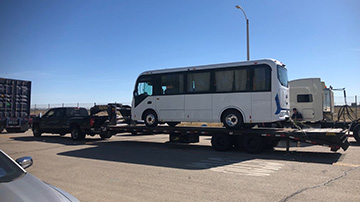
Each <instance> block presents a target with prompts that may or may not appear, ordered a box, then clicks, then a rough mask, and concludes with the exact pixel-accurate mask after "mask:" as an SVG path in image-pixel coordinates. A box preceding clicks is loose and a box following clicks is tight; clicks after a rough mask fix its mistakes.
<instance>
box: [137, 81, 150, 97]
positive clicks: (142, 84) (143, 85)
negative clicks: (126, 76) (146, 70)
mask: <svg viewBox="0 0 360 202" xmlns="http://www.w3.org/2000/svg"><path fill="white" fill-rule="evenodd" d="M152 94H153V82H152V79H151V78H150V77H144V78H141V79H140V80H139V82H138V84H137V92H136V95H137V96H141V95H152Z"/></svg>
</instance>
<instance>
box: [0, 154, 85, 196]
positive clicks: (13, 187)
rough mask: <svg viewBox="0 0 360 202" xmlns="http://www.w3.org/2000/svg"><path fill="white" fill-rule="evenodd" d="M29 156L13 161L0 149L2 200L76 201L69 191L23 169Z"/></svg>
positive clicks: (0, 194)
mask: <svg viewBox="0 0 360 202" xmlns="http://www.w3.org/2000/svg"><path fill="white" fill-rule="evenodd" d="M32 163H33V160H32V158H31V157H22V158H18V159H16V161H14V160H13V159H12V158H11V157H9V156H8V155H7V154H5V153H4V152H3V151H2V150H0V199H1V201H2V202H15V201H16V202H23V201H29V202H35V201H36V202H39V201H42V202H50V201H51V202H69V201H70V202H78V201H79V200H78V199H76V198H75V197H74V196H72V195H70V194H69V193H67V192H65V191H63V190H61V189H59V188H57V187H54V186H52V185H50V184H47V183H45V182H43V181H41V180H39V179H37V178H36V177H34V176H32V175H31V174H30V173H28V172H26V171H25V170H24V169H25V168H27V167H29V166H31V165H32Z"/></svg>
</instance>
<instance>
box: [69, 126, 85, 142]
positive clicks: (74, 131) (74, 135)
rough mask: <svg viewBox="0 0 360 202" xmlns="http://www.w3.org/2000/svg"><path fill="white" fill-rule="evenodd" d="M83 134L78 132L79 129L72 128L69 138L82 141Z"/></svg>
mask: <svg viewBox="0 0 360 202" xmlns="http://www.w3.org/2000/svg"><path fill="white" fill-rule="evenodd" d="M85 135H86V134H85V133H84V132H83V131H81V130H80V128H79V127H77V126H74V127H73V128H72V129H71V138H72V139H73V140H84V139H85Z"/></svg>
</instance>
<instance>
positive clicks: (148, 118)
mask: <svg viewBox="0 0 360 202" xmlns="http://www.w3.org/2000/svg"><path fill="white" fill-rule="evenodd" d="M144 122H145V125H146V126H147V127H156V126H157V125H158V123H159V121H158V118H157V115H156V113H155V112H154V111H152V110H149V111H147V112H145V114H144Z"/></svg>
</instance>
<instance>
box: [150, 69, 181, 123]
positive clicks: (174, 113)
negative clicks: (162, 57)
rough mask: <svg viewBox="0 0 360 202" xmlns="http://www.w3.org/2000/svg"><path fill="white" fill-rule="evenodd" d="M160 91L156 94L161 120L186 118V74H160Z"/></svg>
mask: <svg viewBox="0 0 360 202" xmlns="http://www.w3.org/2000/svg"><path fill="white" fill-rule="evenodd" d="M159 80H160V87H161V88H160V92H159V93H158V94H157V95H158V96H156V109H157V110H158V113H159V121H164V122H166V121H183V120H184V106H185V95H184V74H181V73H172V74H164V75H160V76H159Z"/></svg>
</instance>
